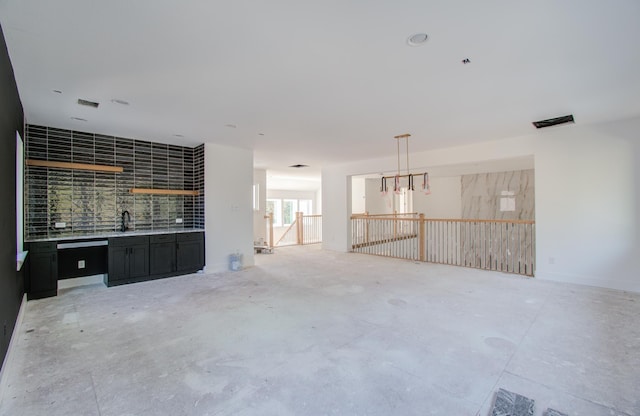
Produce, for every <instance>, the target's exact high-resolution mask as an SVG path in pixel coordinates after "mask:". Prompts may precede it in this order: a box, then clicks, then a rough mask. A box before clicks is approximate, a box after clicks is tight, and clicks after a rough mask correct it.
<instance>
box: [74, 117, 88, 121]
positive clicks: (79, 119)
mask: <svg viewBox="0 0 640 416" xmlns="http://www.w3.org/2000/svg"><path fill="white" fill-rule="evenodd" d="M71 120H75V121H87V119H86V118H80V117H71Z"/></svg>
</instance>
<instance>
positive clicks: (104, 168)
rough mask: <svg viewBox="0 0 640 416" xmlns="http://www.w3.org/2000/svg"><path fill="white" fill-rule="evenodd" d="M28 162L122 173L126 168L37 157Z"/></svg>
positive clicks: (40, 165)
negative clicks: (55, 160)
mask: <svg viewBox="0 0 640 416" xmlns="http://www.w3.org/2000/svg"><path fill="white" fill-rule="evenodd" d="M26 162H27V166H38V167H42V168H60V169H76V170H91V171H95V172H113V173H122V171H123V170H124V168H123V167H122V166H107V165H89V164H87V163H70V162H54V161H50V160H36V159H27V160H26Z"/></svg>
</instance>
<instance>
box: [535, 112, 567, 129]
mask: <svg viewBox="0 0 640 416" xmlns="http://www.w3.org/2000/svg"><path fill="white" fill-rule="evenodd" d="M566 123H575V121H574V119H573V114H569V115H568V116H562V117H556V118H548V119H546V120H540V121H534V122H533V125H534V126H536V128H537V129H542V128H545V127H551V126H557V125H558V124H566Z"/></svg>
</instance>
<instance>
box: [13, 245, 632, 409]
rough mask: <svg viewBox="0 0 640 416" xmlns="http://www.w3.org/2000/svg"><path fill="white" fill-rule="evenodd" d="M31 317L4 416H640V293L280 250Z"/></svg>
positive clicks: (64, 301) (84, 292)
mask: <svg viewBox="0 0 640 416" xmlns="http://www.w3.org/2000/svg"><path fill="white" fill-rule="evenodd" d="M256 262H257V264H258V265H257V266H256V267H253V268H250V269H247V270H243V271H240V272H235V273H231V272H230V273H224V274H218V275H204V274H195V275H189V276H184V277H178V278H172V279H165V280H158V281H153V282H146V283H139V284H134V285H128V286H119V287H113V288H109V289H107V288H106V287H102V286H100V285H92V286H85V287H82V288H71V289H65V290H63V291H61V294H60V296H58V297H56V298H50V299H43V300H39V301H31V302H28V303H27V305H26V310H25V315H24V320H23V323H22V326H21V327H20V328H18V332H17V338H16V340H15V348H14V349H13V351H12V354H11V356H10V359H9V362H8V368H7V369H6V373H7V374H6V376H7V378H6V379H7V380H8V383H5V386H4V389H3V391H2V392H1V394H2V396H1V398H2V402H1V403H0V414H1V415H12V416H17V415H47V416H53V415H65V416H69V415H100V416H116V415H118V416H124V415H172V416H175V415H261V416H262V415H278V416H286V415H384V416H390V415H429V414H431V415H447V416H458V415H482V416H484V415H488V414H489V413H490V409H491V406H492V402H493V398H494V395H495V392H496V391H497V390H498V388H505V389H507V390H510V391H513V392H516V393H519V394H522V395H525V396H527V397H529V398H532V399H535V400H536V413H535V414H536V415H542V412H543V411H544V410H545V409H546V408H547V407H552V408H554V409H557V410H560V411H562V412H565V413H568V414H569V415H572V416H574V415H607V416H611V415H640V325H639V321H638V317H639V316H640V294H630V293H624V292H616V291H610V290H604V289H596V288H590V287H582V286H574V285H565V284H557V283H551V282H544V281H540V280H536V279H527V278H523V277H518V276H513V275H505V274H499V273H493V272H485V271H478V270H472V269H463V268H455V267H448V266H440V265H433V264H427V263H420V264H417V263H413V262H408V261H401V260H393V259H385V258H379V257H373V256H366V255H358V254H346V253H333V252H325V251H322V250H320V249H319V248H318V247H317V246H307V247H290V248H285V249H278V250H276V252H275V254H271V255H269V254H264V255H258V256H256Z"/></svg>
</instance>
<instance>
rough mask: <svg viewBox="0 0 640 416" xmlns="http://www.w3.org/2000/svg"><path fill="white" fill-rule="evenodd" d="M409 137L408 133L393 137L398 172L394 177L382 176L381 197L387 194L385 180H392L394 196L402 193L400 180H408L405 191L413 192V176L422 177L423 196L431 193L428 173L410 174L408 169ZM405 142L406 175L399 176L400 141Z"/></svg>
mask: <svg viewBox="0 0 640 416" xmlns="http://www.w3.org/2000/svg"><path fill="white" fill-rule="evenodd" d="M409 137H411V135H410V134H409V133H406V134H400V135H398V136H394V137H393V138H394V139H396V143H397V154H398V170H397V171H396V174H395V175H394V176H383V177H382V180H381V184H380V193H381V195H382V196H385V195H386V194H387V191H388V189H387V179H393V192H394V193H396V194H400V193H401V192H402V187H401V185H400V180H401V178H408V183H407V187H406V189H407V191H413V190H414V184H413V179H414V177H415V176H419V175H422V190H423V191H424V193H425V195H429V194H430V193H431V185H430V184H429V172H422V173H411V169H410V168H409ZM403 139H404V141H405V144H406V157H407V173H406V174H405V175H401V174H400V140H403Z"/></svg>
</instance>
